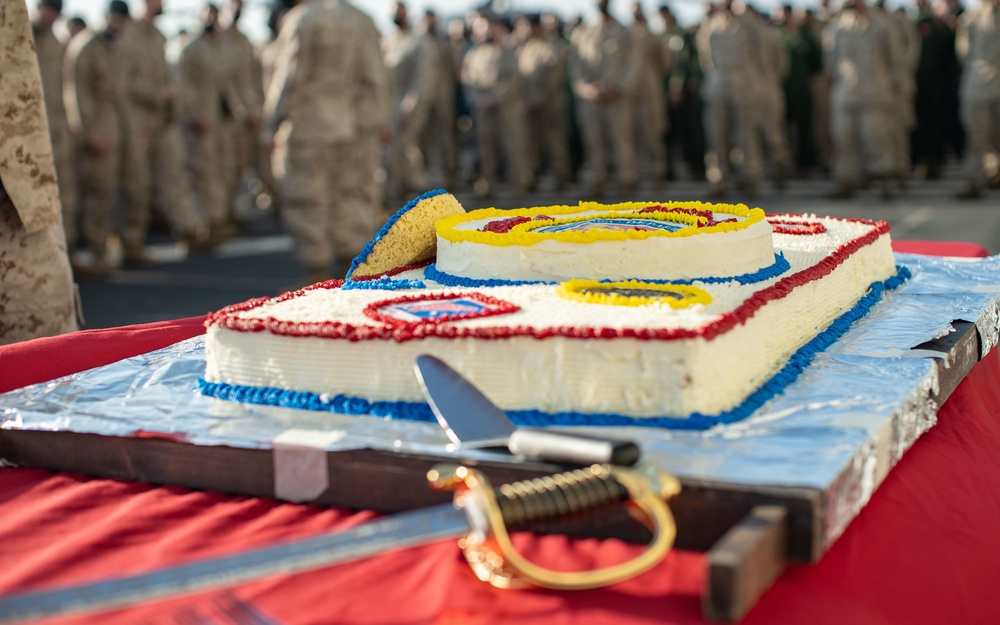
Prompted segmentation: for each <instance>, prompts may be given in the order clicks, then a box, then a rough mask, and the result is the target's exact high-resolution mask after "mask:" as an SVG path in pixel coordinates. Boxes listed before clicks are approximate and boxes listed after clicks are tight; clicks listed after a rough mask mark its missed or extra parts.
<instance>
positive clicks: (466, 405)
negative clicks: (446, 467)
mask: <svg viewBox="0 0 1000 625" xmlns="http://www.w3.org/2000/svg"><path fill="white" fill-rule="evenodd" d="M413 369H414V372H415V373H416V376H417V380H419V381H420V386H421V388H422V389H423V391H424V396H425V397H426V398H427V403H428V404H430V407H431V410H432V411H434V416H435V417H436V418H437V421H438V423H439V424H440V425H441V427H442V428H444V431H445V434H446V435H447V436H448V438H449V439H450V440H451V442H452V443H454V444H455V446H456V447H457V448H459V449H461V448H475V449H482V448H485V447H506V448H507V449H508V450H509V451H510V453H512V454H514V455H518V456H524V457H525V458H528V459H529V460H540V461H544V462H557V463H567V464H580V465H587V464H616V465H619V466H629V465H632V464H635V463H636V462H637V461H638V460H639V447H638V446H637V445H636V444H635V443H633V442H631V441H622V440H614V439H606V438H598V437H592V436H584V435H582V434H571V433H567V432H559V431H555V430H543V429H537V428H519V427H517V426H516V425H514V422H513V421H511V420H510V417H508V416H507V413H505V412H504V411H503V410H501V409H500V408H499V407H498V406H497V405H496V404H494V403H493V402H492V401H490V399H489V398H488V397H486V396H485V395H483V393H482V392H481V391H480V390H479V389H478V388H476V387H475V386H474V385H473V384H472V383H471V382H469V381H468V380H466V379H465V378H464V377H462V375H461V374H459V373H458V372H457V371H455V370H454V369H452V368H451V367H449V366H448V365H447V364H446V363H445V362H444V361H442V360H441V359H439V358H436V357H434V356H430V355H427V354H423V355H420V356H417V359H416V362H415V363H414V365H413Z"/></svg>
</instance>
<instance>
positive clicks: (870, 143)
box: [823, 0, 900, 198]
mask: <svg viewBox="0 0 1000 625" xmlns="http://www.w3.org/2000/svg"><path fill="white" fill-rule="evenodd" d="M823 48H824V52H825V62H824V64H825V65H826V66H827V67H828V68H829V69H830V72H831V74H832V76H833V85H832V88H831V94H832V97H831V114H832V117H831V121H832V124H831V126H832V130H833V132H832V135H833V140H834V150H835V151H834V158H835V164H834V175H835V177H836V179H837V186H836V188H835V189H834V190H833V191H832V192H831V193H830V197H832V198H846V197H850V196H851V195H852V194H853V192H854V189H855V187H856V186H857V184H858V182H859V179H860V175H861V172H862V171H865V172H867V173H869V174H870V175H871V176H873V177H875V178H878V179H880V180H881V181H882V194H883V196H884V197H890V196H891V195H892V194H893V191H894V187H893V185H894V184H895V183H896V175H897V172H896V171H895V162H894V158H893V150H894V143H893V134H892V124H891V122H890V121H889V119H888V118H889V117H890V116H891V114H892V106H893V104H894V103H895V102H896V101H897V100H896V98H897V90H898V85H897V77H898V73H897V71H896V67H897V65H896V63H897V60H898V59H899V57H900V52H899V50H898V48H897V47H896V38H895V37H893V36H892V35H891V34H890V32H889V28H888V26H887V25H886V22H885V20H883V19H881V18H879V17H877V16H874V15H872V14H871V12H870V11H869V9H868V7H867V5H865V1H864V0H851V3H849V4H847V5H846V6H845V7H844V11H843V12H841V13H840V15H838V16H837V17H836V18H835V19H834V20H833V21H832V22H831V23H830V25H829V26H828V27H827V30H826V31H825V32H824V36H823ZM859 153H860V154H861V155H862V157H863V167H864V168H863V169H862V163H861V162H859V161H858V154H859Z"/></svg>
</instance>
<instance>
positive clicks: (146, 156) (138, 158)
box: [123, 123, 203, 235]
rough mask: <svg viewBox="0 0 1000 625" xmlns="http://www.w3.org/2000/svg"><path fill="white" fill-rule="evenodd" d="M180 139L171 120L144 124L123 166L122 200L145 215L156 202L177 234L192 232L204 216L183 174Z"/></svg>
mask: <svg viewBox="0 0 1000 625" xmlns="http://www.w3.org/2000/svg"><path fill="white" fill-rule="evenodd" d="M180 141H181V140H180V132H179V130H178V129H177V126H176V125H174V124H170V123H147V124H143V127H142V128H141V129H139V130H138V132H137V137H136V138H135V140H134V141H132V142H130V145H129V152H128V153H127V154H126V158H125V164H124V167H123V170H124V185H123V186H124V188H123V191H124V194H125V202H126V203H127V204H129V205H133V206H136V207H137V210H138V211H139V212H141V213H142V214H146V215H148V214H150V211H151V210H152V208H153V207H154V206H155V207H156V208H157V209H158V210H159V212H160V213H161V214H162V215H163V216H164V217H165V218H166V220H167V223H168V224H169V225H170V228H171V229H172V230H173V231H174V232H175V233H176V234H178V235H180V234H190V233H193V232H195V231H196V230H198V228H199V226H200V225H201V223H202V219H203V218H202V217H201V215H200V214H199V213H198V211H197V209H196V207H195V205H194V202H193V199H192V197H191V188H190V185H189V183H188V180H187V176H185V174H184V169H183V166H182V162H183V158H184V157H183V155H182V154H181V143H180Z"/></svg>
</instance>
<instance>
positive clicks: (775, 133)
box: [757, 86, 791, 167]
mask: <svg viewBox="0 0 1000 625" xmlns="http://www.w3.org/2000/svg"><path fill="white" fill-rule="evenodd" d="M758 111H759V112H760V116H759V118H758V120H757V123H758V127H759V128H760V133H761V136H762V137H763V139H764V149H766V150H767V156H768V158H769V159H770V160H771V162H772V163H774V164H775V165H776V166H778V167H786V166H787V165H788V164H789V163H790V162H791V150H790V149H789V147H788V139H787V137H786V135H785V93H784V91H782V90H781V88H780V86H778V87H773V88H771V89H769V90H768V93H767V94H766V95H765V96H764V97H763V99H762V101H761V104H760V106H759V108H758Z"/></svg>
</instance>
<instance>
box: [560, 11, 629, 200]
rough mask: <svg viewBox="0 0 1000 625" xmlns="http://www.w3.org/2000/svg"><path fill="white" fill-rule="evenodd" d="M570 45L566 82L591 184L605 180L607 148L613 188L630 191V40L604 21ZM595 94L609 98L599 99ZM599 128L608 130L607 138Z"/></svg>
mask: <svg viewBox="0 0 1000 625" xmlns="http://www.w3.org/2000/svg"><path fill="white" fill-rule="evenodd" d="M575 34H576V33H575V32H574V35H575ZM572 41H573V43H574V48H573V54H572V56H571V57H570V64H569V70H570V80H571V81H572V84H573V90H574V92H575V93H576V95H577V98H578V99H579V102H578V108H577V111H578V113H577V114H578V117H579V123H580V130H581V133H582V134H583V142H584V149H585V151H586V153H587V165H586V168H587V170H588V171H589V174H590V177H591V182H592V184H593V185H594V186H595V187H598V186H601V185H603V184H604V182H605V181H606V179H607V162H608V159H607V154H608V152H609V149H608V148H610V151H611V152H613V154H614V161H615V166H616V167H617V169H618V180H619V183H620V184H621V185H622V186H623V187H625V188H626V189H631V188H633V187H634V186H635V183H636V178H637V175H636V164H635V139H634V135H633V133H632V110H631V101H632V100H631V97H632V94H633V92H634V91H635V87H636V83H637V81H638V72H637V71H636V63H635V55H634V54H633V51H632V36H631V34H630V33H629V31H628V29H627V28H625V27H624V26H622V25H621V24H619V23H618V22H617V21H615V20H613V19H610V18H608V19H603V20H601V21H599V22H598V23H596V24H594V25H592V26H588V27H587V28H586V29H584V30H582V31H581V32H580V34H579V35H578V36H575V37H574V38H573V39H572ZM595 89H596V90H603V91H605V92H613V95H609V96H608V97H606V98H602V99H599V98H598V97H597V96H596V95H595V92H594V90H595ZM605 128H608V129H610V130H609V132H610V135H608V133H607V132H605V131H604V129H605ZM609 143H610V145H609Z"/></svg>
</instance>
